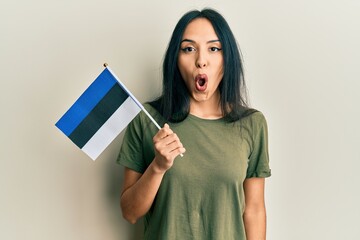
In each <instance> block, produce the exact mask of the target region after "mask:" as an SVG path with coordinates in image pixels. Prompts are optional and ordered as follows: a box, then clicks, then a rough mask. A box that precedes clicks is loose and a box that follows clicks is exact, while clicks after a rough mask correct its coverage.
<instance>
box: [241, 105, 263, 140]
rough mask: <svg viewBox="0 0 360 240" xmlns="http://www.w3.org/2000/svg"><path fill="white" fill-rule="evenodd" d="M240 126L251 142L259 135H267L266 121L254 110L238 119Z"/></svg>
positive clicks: (261, 114) (259, 112) (260, 113)
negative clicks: (245, 131)
mask: <svg viewBox="0 0 360 240" xmlns="http://www.w3.org/2000/svg"><path fill="white" fill-rule="evenodd" d="M240 126H241V128H243V129H246V130H247V131H248V132H249V134H250V136H251V138H252V139H253V140H255V139H257V138H258V137H259V135H263V134H265V135H266V134H267V131H268V130H267V121H266V118H265V116H264V114H263V113H262V112H261V111H258V110H254V111H253V112H252V113H251V114H249V115H247V116H246V117H243V118H242V119H240Z"/></svg>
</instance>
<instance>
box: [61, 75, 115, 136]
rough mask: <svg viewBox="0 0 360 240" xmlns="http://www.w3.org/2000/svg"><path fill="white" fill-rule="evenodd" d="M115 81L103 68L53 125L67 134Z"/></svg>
mask: <svg viewBox="0 0 360 240" xmlns="http://www.w3.org/2000/svg"><path fill="white" fill-rule="evenodd" d="M115 83H117V80H116V79H115V78H114V77H113V75H112V74H111V73H110V72H109V70H108V69H107V68H105V69H104V71H102V73H101V74H100V75H99V76H98V77H97V78H96V79H95V81H94V82H93V83H92V84H91V85H90V86H89V87H88V88H87V89H86V90H85V92H84V93H83V94H82V95H81V96H80V97H79V98H78V100H76V102H75V103H74V104H73V105H72V106H71V107H70V109H69V110H68V111H67V112H66V113H65V114H64V115H63V116H62V117H61V118H60V120H59V121H58V122H57V123H56V124H55V125H56V126H57V127H58V128H59V129H60V130H61V131H62V132H63V133H64V134H65V135H66V136H69V135H70V134H71V133H72V132H73V131H74V129H75V128H76V127H77V126H78V125H79V124H80V123H81V122H82V121H83V120H84V118H85V117H86V116H87V115H88V114H89V113H90V112H91V110H92V109H93V108H94V107H95V106H96V105H97V104H98V102H99V101H100V100H101V99H102V98H103V97H104V96H105V95H106V94H107V93H108V91H109V90H110V89H111V88H112V87H113V86H114V85H115Z"/></svg>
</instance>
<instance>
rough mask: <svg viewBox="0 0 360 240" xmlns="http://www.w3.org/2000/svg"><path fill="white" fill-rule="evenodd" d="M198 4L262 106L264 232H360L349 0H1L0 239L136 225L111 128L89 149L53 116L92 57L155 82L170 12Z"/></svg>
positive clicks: (126, 233) (102, 234)
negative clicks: (236, 55) (98, 151)
mask: <svg viewBox="0 0 360 240" xmlns="http://www.w3.org/2000/svg"><path fill="white" fill-rule="evenodd" d="M203 7H213V8H216V9H217V10H219V11H220V12H221V13H222V14H223V15H224V16H225V18H226V19H227V20H228V22H229V24H230V26H231V28H232V29H233V32H234V34H235V35H236V38H237V40H238V42H239V44H240V47H241V50H242V53H243V57H244V60H245V67H246V79H247V82H248V87H249V92H250V97H251V104H252V106H253V107H255V108H257V109H259V110H261V111H262V112H263V113H264V114H265V116H266V117H267V120H268V125H269V137H270V155H271V167H272V171H273V176H272V177H271V178H269V179H268V180H267V181H266V204H267V210H268V239H270V240H289V239H291V240H303V239H326V240H339V239H341V240H345V239H349V240H353V239H357V238H358V237H359V235H360V228H359V227H358V222H359V221H358V220H359V217H360V208H359V202H360V190H359V189H360V188H359V183H360V178H359V174H358V172H359V169H360V154H359V143H360V141H359V140H358V137H359V135H360V128H359V122H360V108H359V106H358V104H359V103H360V97H359V93H358V91H359V89H360V84H359V81H360V79H359V76H360V67H359V59H360V46H359V42H360V32H359V29H360V14H359V12H360V2H359V1H357V0H343V1H332V0H303V1H285V0H273V1H259V0H253V1H230V0H222V1H200V0H198V1H169V0H153V1H115V0H87V1H85V0H82V1H79V0H78V1H70V0H64V1H54V0H50V1H49V0H46V1H45V0H32V1H25V0H14V1H3V0H2V1H1V3H0V69H1V71H0V81H1V82H0V91H1V94H0V107H1V108H0V109H1V118H0V121H1V122H0V123H1V124H0V160H1V162H0V164H1V166H0V194H1V195H0V239H6V240H13V239H29V240H47V239H53V240H57V239H59V240H60V239H61V240H62V239H76V240H100V239H101V240H102V239H106V240H115V239H121V240H123V239H124V240H127V239H131V240H135V239H140V238H139V236H141V232H142V223H141V222H139V223H138V224H136V225H135V226H133V225H130V224H128V223H127V222H125V221H124V220H123V219H122V217H121V212H120V208H119V203H118V202H119V193H120V186H121V184H122V174H123V169H122V167H120V166H118V165H116V164H115V159H116V156H117V153H118V150H119V147H120V144H121V135H120V136H119V137H118V138H116V140H115V141H114V142H113V143H112V144H111V145H110V146H109V147H108V148H107V149H106V150H105V152H104V153H103V154H102V155H101V156H100V157H99V158H98V160H96V161H95V162H93V161H92V160H91V159H90V158H88V157H87V156H86V155H85V154H84V153H82V152H81V151H80V150H79V149H77V147H76V146H75V145H74V144H72V142H71V141H70V140H68V139H67V138H66V137H65V136H64V135H63V134H62V133H61V132H60V131H59V130H58V129H56V128H55V126H54V124H55V122H56V121H57V120H58V119H59V118H60V117H61V116H62V114H63V113H64V112H65V111H66V110H67V109H68V108H69V107H70V106H71V104H72V103H73V102H74V101H75V100H76V99H77V97H78V96H80V94H81V93H82V92H83V91H84V90H85V89H86V87H87V86H88V85H89V84H90V83H91V82H92V81H93V80H94V79H95V77H96V76H97V75H98V74H99V73H100V72H101V71H102V69H103V67H102V64H103V63H104V62H107V63H109V65H110V67H111V68H112V70H113V71H115V72H116V73H117V75H118V76H119V77H120V79H122V81H123V82H124V83H125V84H126V85H127V86H128V88H129V89H130V90H131V91H132V92H133V94H134V95H135V96H137V97H138V98H139V100H141V101H147V100H150V99H152V98H153V97H155V96H157V95H158V94H159V92H160V89H161V84H160V83H161V78H160V76H161V62H162V59H163V54H164V52H165V49H166V45H167V43H168V40H169V39H170V35H171V32H172V30H173V28H174V26H175V24H176V22H177V20H178V19H179V18H180V17H181V16H182V15H183V14H184V13H185V12H187V11H188V10H190V9H194V8H197V9H201V8H203Z"/></svg>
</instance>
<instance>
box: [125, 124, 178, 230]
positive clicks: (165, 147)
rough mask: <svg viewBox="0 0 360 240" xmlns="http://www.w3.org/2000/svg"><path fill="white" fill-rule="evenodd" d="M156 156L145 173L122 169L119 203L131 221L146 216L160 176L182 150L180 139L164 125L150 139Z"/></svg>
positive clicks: (157, 187) (133, 221)
mask: <svg viewBox="0 0 360 240" xmlns="http://www.w3.org/2000/svg"><path fill="white" fill-rule="evenodd" d="M153 142H154V147H155V158H154V160H153V161H152V163H151V164H150V165H149V167H148V168H147V169H146V171H145V172H144V174H141V173H138V172H135V171H133V170H131V169H129V168H126V169H125V176H124V178H125V179H124V186H123V191H122V193H121V198H120V205H121V210H122V213H123V216H124V218H125V219H126V220H128V221H129V222H130V223H136V221H137V220H138V219H139V218H140V217H142V216H143V215H145V214H146V213H147V212H148V211H149V209H150V207H151V205H152V203H153V201H154V199H155V196H156V193H157V191H158V189H159V187H160V184H161V181H162V178H163V176H164V174H165V173H166V171H167V170H168V169H169V168H171V167H172V165H173V162H174V159H175V158H176V156H178V155H179V154H180V153H184V152H185V148H184V147H183V145H182V144H181V142H180V140H179V138H178V137H177V136H176V134H175V133H173V131H172V130H171V129H170V128H169V126H168V125H167V124H165V126H164V127H163V128H162V129H160V130H159V132H158V133H157V134H156V135H155V136H154V138H153Z"/></svg>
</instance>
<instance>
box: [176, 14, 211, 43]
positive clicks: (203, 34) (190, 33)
mask: <svg viewBox="0 0 360 240" xmlns="http://www.w3.org/2000/svg"><path fill="white" fill-rule="evenodd" d="M183 39H191V40H197V39H199V40H201V39H204V40H207V41H208V40H216V39H218V36H217V35H216V33H215V30H214V27H213V26H212V24H211V22H210V21H209V20H208V19H206V18H196V19H194V20H192V21H191V22H190V23H189V24H188V25H187V26H186V28H185V31H184V34H183Z"/></svg>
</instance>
